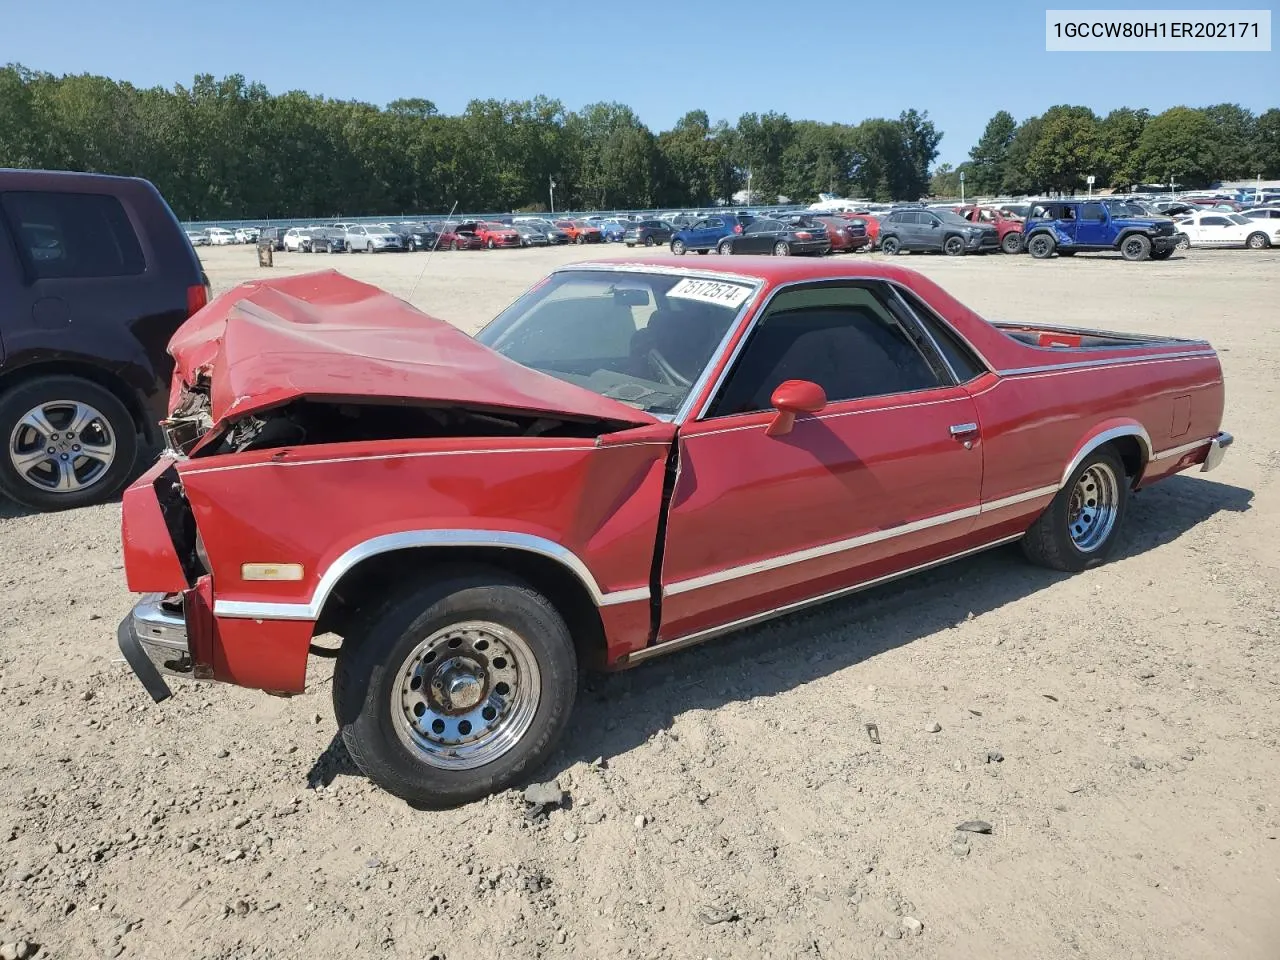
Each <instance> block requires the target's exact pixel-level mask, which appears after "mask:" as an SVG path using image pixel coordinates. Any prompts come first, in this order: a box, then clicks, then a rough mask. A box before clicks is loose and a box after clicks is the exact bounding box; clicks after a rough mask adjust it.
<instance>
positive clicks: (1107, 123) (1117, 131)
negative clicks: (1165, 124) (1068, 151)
mask: <svg viewBox="0 0 1280 960" xmlns="http://www.w3.org/2000/svg"><path fill="white" fill-rule="evenodd" d="M1150 119H1151V114H1150V113H1149V112H1148V111H1147V110H1133V109H1131V108H1129V107H1121V108H1119V109H1117V110H1112V111H1111V112H1110V113H1108V114H1107V115H1106V117H1105V118H1104V119H1103V121H1102V124H1101V127H1100V128H1099V131H1098V133H1099V137H1100V140H1101V149H1100V152H1099V155H1098V176H1099V178H1100V182H1101V183H1104V184H1107V185H1109V186H1112V187H1115V188H1116V189H1117V190H1124V189H1127V188H1128V187H1130V186H1132V185H1133V184H1135V183H1137V182H1138V180H1139V178H1140V174H1139V167H1138V143H1139V142H1140V141H1141V139H1142V131H1143V130H1144V129H1145V128H1146V125H1147V121H1148V120H1150Z"/></svg>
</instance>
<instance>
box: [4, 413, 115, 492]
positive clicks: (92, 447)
mask: <svg viewBox="0 0 1280 960" xmlns="http://www.w3.org/2000/svg"><path fill="white" fill-rule="evenodd" d="M115 459H116V437H115V434H114V433H113V432H112V429H111V423H110V422H109V421H108V420H107V418H106V417H105V416H104V415H103V414H102V412H101V411H99V410H97V409H96V408H95V407H92V406H90V405H89V404H87V403H81V402H80V401H78V400H51V401H49V402H48V403H42V404H40V405H39V406H38V407H32V408H31V409H30V410H28V411H27V412H26V413H25V414H24V415H23V416H22V417H21V418H20V419H19V420H18V423H17V425H16V426H15V427H14V428H13V431H12V432H11V433H10V434H9V462H10V463H11V464H12V465H13V468H14V470H15V471H16V472H17V474H18V476H20V477H22V479H23V480H25V481H26V482H27V483H29V484H30V485H31V486H33V487H35V488H36V489H38V490H44V491H46V492H51V493H75V492H77V491H79V490H83V489H85V488H86V487H91V486H93V485H94V484H95V483H97V482H98V481H100V480H101V479H102V478H103V477H104V476H106V473H107V471H108V470H110V469H111V465H112V464H113V463H115Z"/></svg>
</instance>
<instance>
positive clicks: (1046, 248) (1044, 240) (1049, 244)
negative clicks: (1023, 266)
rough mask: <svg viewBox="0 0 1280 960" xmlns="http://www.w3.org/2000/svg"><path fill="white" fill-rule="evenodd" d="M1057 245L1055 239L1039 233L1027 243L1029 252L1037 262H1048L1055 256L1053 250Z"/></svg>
mask: <svg viewBox="0 0 1280 960" xmlns="http://www.w3.org/2000/svg"><path fill="white" fill-rule="evenodd" d="M1056 246H1057V244H1056V243H1055V242H1054V240H1053V237H1051V236H1050V235H1049V234H1047V233H1037V234H1035V235H1034V236H1033V237H1032V238H1031V239H1030V240H1028V241H1027V252H1028V253H1030V254H1031V256H1033V257H1035V258H1036V259H1037V260H1048V259H1049V258H1050V257H1052V256H1053V249H1054V247H1056Z"/></svg>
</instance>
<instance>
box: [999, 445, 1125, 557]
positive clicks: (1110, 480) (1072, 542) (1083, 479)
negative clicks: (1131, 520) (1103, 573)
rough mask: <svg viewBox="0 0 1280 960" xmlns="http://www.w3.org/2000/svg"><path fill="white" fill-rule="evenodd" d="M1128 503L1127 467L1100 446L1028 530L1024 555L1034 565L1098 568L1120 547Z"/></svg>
mask: <svg viewBox="0 0 1280 960" xmlns="http://www.w3.org/2000/svg"><path fill="white" fill-rule="evenodd" d="M1128 504H1129V479H1128V477H1127V476H1126V475H1125V469H1124V463H1123V462H1122V461H1121V460H1120V457H1119V455H1118V454H1117V453H1116V452H1115V450H1114V449H1112V448H1111V447H1109V446H1104V447H1100V448H1099V449H1097V450H1095V451H1094V452H1093V453H1091V454H1089V455H1088V456H1087V457H1085V460H1084V462H1083V463H1082V464H1080V466H1079V467H1077V468H1076V470H1075V472H1074V473H1073V474H1072V475H1071V477H1070V478H1069V479H1068V480H1067V482H1066V484H1065V485H1064V486H1063V488H1062V489H1061V490H1059V491H1058V495H1057V496H1056V497H1054V499H1053V502H1052V503H1050V504H1049V506H1048V507H1047V508H1045V511H1044V513H1042V514H1041V515H1040V518H1039V519H1038V520H1036V522H1035V523H1034V524H1033V525H1032V527H1031V529H1030V530H1028V531H1027V533H1026V536H1024V537H1023V538H1022V551H1023V553H1025V554H1026V556H1027V558H1028V559H1029V560H1031V561H1032V562H1033V563H1037V564H1039V565H1040V566H1042V567H1049V568H1051V569H1053V570H1063V571H1065V572H1067V573H1078V572H1079V571H1081V570H1085V569H1087V568H1088V567H1093V566H1097V565H1098V564H1100V563H1102V562H1104V561H1105V560H1106V559H1107V557H1108V556H1110V554H1111V552H1112V551H1113V550H1114V549H1115V545H1116V539H1117V536H1118V531H1119V530H1120V525H1121V522H1122V521H1123V520H1124V514H1125V510H1126V508H1127V507H1128Z"/></svg>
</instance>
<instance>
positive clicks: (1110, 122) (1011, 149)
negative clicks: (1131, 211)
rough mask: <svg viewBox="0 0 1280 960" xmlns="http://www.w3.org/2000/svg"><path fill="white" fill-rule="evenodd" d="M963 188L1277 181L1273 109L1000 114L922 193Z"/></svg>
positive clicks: (1279, 120)
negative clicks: (964, 158)
mask: <svg viewBox="0 0 1280 960" xmlns="http://www.w3.org/2000/svg"><path fill="white" fill-rule="evenodd" d="M961 171H963V172H964V174H965V187H966V189H967V191H968V192H969V193H970V194H981V193H1008V194H1030V193H1044V192H1047V191H1059V192H1063V193H1074V192H1076V191H1080V190H1084V189H1085V186H1086V183H1087V178H1088V177H1089V176H1093V177H1094V178H1095V181H1094V186H1095V188H1099V187H1113V188H1116V189H1118V190H1127V189H1129V188H1130V187H1132V186H1134V185H1136V184H1152V185H1155V184H1164V185H1167V184H1169V183H1170V182H1173V183H1175V184H1176V185H1177V187H1178V188H1179V189H1198V188H1201V187H1207V186H1209V185H1210V184H1211V183H1212V182H1213V181H1215V180H1251V179H1253V178H1254V177H1258V176H1261V177H1264V178H1267V179H1275V178H1277V177H1280V109H1276V108H1275V107H1272V108H1271V109H1269V110H1267V111H1265V112H1264V113H1262V114H1261V115H1255V114H1254V113H1253V112H1252V111H1250V110H1246V109H1245V108H1243V107H1241V106H1239V105H1238V104H1234V103H1219V104H1216V105H1214V106H1211V107H1171V108H1170V109H1168V110H1165V111H1164V112H1163V113H1159V114H1156V115H1154V116H1153V115H1152V114H1151V113H1150V111H1148V110H1142V109H1133V108H1131V107H1121V108H1119V109H1116V110H1112V111H1111V112H1110V113H1108V114H1107V115H1106V116H1105V117H1100V116H1098V115H1097V114H1096V113H1094V112H1093V111H1092V110H1090V109H1089V108H1088V107H1078V106H1069V105H1066V104H1062V105H1059V106H1055V107H1050V108H1049V109H1048V110H1046V111H1045V112H1044V113H1043V114H1041V115H1040V116H1035V117H1030V118H1028V119H1026V120H1023V121H1022V122H1021V123H1018V122H1017V121H1015V120H1014V118H1013V116H1012V115H1011V114H1010V113H1009V112H1008V111H1006V110H1001V111H999V112H998V113H996V115H995V116H993V117H992V118H991V120H990V121H989V122H988V123H987V126H986V129H985V130H984V131H983V134H982V138H981V139H980V140H979V141H978V142H977V144H976V145H975V146H974V147H973V149H972V150H970V151H969V159H968V160H967V161H965V162H964V163H962V164H960V165H959V166H958V167H955V168H954V169H953V168H952V167H951V166H949V165H947V164H944V165H943V166H941V167H939V168H938V169H937V170H936V171H935V172H934V176H933V178H932V181H931V190H932V192H933V193H935V194H938V195H946V196H954V195H958V194H959V193H960V176H959V175H960V173H961Z"/></svg>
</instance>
